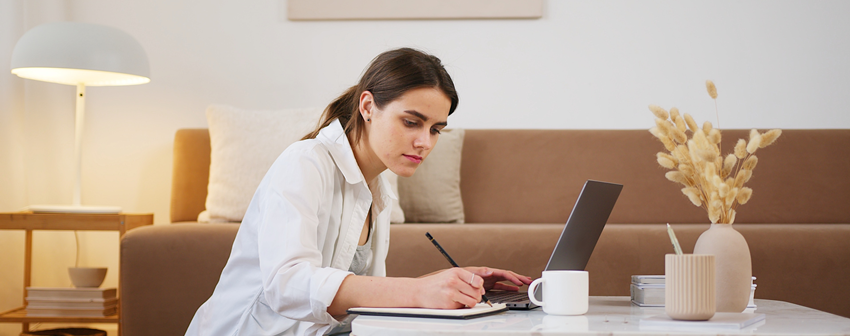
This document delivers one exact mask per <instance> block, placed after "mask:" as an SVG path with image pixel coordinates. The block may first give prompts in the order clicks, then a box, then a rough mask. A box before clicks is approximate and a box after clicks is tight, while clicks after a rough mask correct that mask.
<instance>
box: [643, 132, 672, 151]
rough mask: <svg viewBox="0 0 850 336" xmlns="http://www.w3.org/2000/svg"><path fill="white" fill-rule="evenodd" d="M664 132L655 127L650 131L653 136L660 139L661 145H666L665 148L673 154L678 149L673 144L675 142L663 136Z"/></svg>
mask: <svg viewBox="0 0 850 336" xmlns="http://www.w3.org/2000/svg"><path fill="white" fill-rule="evenodd" d="M662 132H663V131H661V130H660V129H659V128H658V127H653V128H650V129H649V133H652V135H654V136H655V137H656V138H658V140H660V141H661V143H663V144H664V148H667V150H668V151H671V152H672V151H673V150H674V149H676V144H675V143H673V140H670V137H668V136H667V135H665V134H663V133H662Z"/></svg>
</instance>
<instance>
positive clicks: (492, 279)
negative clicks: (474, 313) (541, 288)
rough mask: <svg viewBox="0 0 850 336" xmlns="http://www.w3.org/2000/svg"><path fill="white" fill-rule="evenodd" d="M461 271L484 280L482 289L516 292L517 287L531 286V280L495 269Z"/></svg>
mask: <svg viewBox="0 0 850 336" xmlns="http://www.w3.org/2000/svg"><path fill="white" fill-rule="evenodd" d="M463 269H465V270H467V271H470V272H472V273H475V275H477V276H480V277H481V278H482V279H484V289H486V290H491V289H499V290H507V291H517V290H519V287H517V286H522V285H529V284H531V281H532V279H531V278H530V277H527V276H525V275H520V274H516V273H514V272H512V271H507V270H501V269H497V268H490V267H464V268H463ZM500 281H510V282H512V283H513V284H515V285H516V286H513V285H510V284H506V283H502V282H500Z"/></svg>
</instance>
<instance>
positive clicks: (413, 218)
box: [398, 129, 464, 223]
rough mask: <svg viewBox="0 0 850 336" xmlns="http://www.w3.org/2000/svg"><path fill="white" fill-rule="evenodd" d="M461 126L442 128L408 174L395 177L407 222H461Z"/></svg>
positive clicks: (462, 133) (462, 216)
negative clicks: (409, 175)
mask: <svg viewBox="0 0 850 336" xmlns="http://www.w3.org/2000/svg"><path fill="white" fill-rule="evenodd" d="M463 135H464V130H463V129H452V130H443V132H442V134H441V135H440V139H439V140H438V141H437V145H436V146H434V149H433V150H431V153H430V154H429V155H428V157H427V158H425V161H423V162H422V164H421V165H420V166H419V168H417V169H416V172H415V173H414V174H413V176H411V177H399V178H398V191H399V197H398V198H399V203H400V204H401V208H402V209H403V210H404V218H405V222H407V223H463V221H464V215H463V200H462V199H461V195H460V160H461V151H462V149H463Z"/></svg>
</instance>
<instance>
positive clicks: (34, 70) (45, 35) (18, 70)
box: [12, 22, 150, 213]
mask: <svg viewBox="0 0 850 336" xmlns="http://www.w3.org/2000/svg"><path fill="white" fill-rule="evenodd" d="M12 73H13V74H15V75H18V77H21V78H28V79H34V80H39V81H45V82H51V83H58V84H66V85H76V86H77V96H76V97H77V107H76V123H75V124H76V127H75V129H74V156H75V159H76V162H75V164H74V168H75V173H76V174H75V178H76V184H75V185H74V199H73V204H72V205H70V206H68V205H31V206H29V207H28V208H29V210H31V211H33V212H73V213H119V212H120V211H121V208H119V207H107V206H82V205H81V200H80V170H81V161H82V152H81V145H82V135H83V120H84V118H85V107H86V97H85V95H86V85H88V86H113V85H136V84H145V83H147V82H150V78H149V77H150V75H149V73H150V69H149V66H148V57H147V55H146V54H145V50H144V49H143V48H142V45H141V44H139V42H138V41H136V39H134V38H133V37H132V36H130V35H129V34H127V33H125V32H123V31H121V30H119V29H116V28H112V27H107V26H101V25H95V24H89V23H79V22H53V23H46V24H43V25H40V26H38V27H35V28H33V29H31V30H29V31H28V32H27V33H26V34H24V36H22V37H21V39H20V40H18V43H17V44H16V45H15V50H14V51H13V52H12Z"/></svg>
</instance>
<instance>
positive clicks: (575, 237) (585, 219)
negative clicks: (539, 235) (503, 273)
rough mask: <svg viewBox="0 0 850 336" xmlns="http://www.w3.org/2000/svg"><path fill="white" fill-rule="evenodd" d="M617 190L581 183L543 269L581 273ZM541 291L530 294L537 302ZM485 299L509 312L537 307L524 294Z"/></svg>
mask: <svg viewBox="0 0 850 336" xmlns="http://www.w3.org/2000/svg"><path fill="white" fill-rule="evenodd" d="M621 190H623V186H622V185H620V184H615V183H608V182H600V181H594V180H587V182H585V183H584V187H582V189H581V193H580V194H579V195H578V200H576V204H575V206H574V207H573V210H572V212H571V213H570V217H569V219H567V224H566V225H564V229H563V230H562V231H561V237H560V238H559V239H558V243H557V244H555V250H554V251H552V255H551V256H550V257H549V262H548V263H547V264H546V268H545V270H547V271H552V270H584V268H585V267H586V266H587V261H588V260H590V255H591V254H592V253H593V248H594V247H596V242H597V241H598V240H599V235H601V234H602V229H603V228H604V227H605V223H606V222H608V217H609V216H610V215H611V210H613V209H614V204H615V203H617V198H618V197H619V196H620V191H621ZM542 290H543V285H542V284H541V285H540V286H538V287H537V290H536V291H535V293H534V295H535V297H537V299H538V300H540V299H541V298H542V297H543V296H542V292H541V291H542ZM487 298H488V299H490V302H493V303H505V304H506V305H507V306H508V308H509V309H532V308H536V307H537V305H535V304H534V303H532V302H531V300H529V299H528V294H527V293H526V292H511V291H488V292H487Z"/></svg>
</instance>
